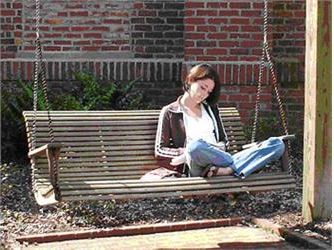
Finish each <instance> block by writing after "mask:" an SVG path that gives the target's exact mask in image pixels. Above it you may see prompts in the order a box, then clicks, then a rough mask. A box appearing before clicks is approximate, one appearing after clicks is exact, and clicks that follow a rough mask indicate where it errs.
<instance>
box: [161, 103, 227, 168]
mask: <svg viewBox="0 0 334 250" xmlns="http://www.w3.org/2000/svg"><path fill="white" fill-rule="evenodd" d="M180 99H181V97H179V98H178V99H177V100H176V101H175V102H173V103H171V104H169V105H167V106H165V107H163V108H162V110H161V112H160V116H159V122H158V127H157V133H156V140H155V157H156V158H157V159H158V164H159V166H161V167H165V168H168V169H171V170H176V171H178V172H180V173H182V172H183V171H184V169H185V168H184V166H183V164H182V165H178V166H172V165H170V161H171V158H174V157H176V156H178V155H180V151H179V149H178V148H184V147H185V146H186V145H185V143H186V131H185V126H184V121H183V112H182V109H181V105H180ZM203 104H204V107H205V109H206V111H207V112H208V114H209V116H210V117H211V119H212V121H213V124H214V128H215V131H214V132H215V137H216V139H217V142H224V143H225V144H226V143H227V136H226V132H225V130H224V128H223V124H222V122H221V120H220V117H219V111H218V107H217V105H215V106H214V107H211V106H209V105H208V104H207V103H203Z"/></svg>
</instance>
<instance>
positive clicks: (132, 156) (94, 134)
mask: <svg viewBox="0 0 334 250" xmlns="http://www.w3.org/2000/svg"><path fill="white" fill-rule="evenodd" d="M159 113H160V110H135V111H132V110H131V111H128V110H126V111H51V112H50V115H51V119H52V127H53V130H54V135H55V139H56V142H61V143H62V144H63V147H62V149H61V156H60V160H59V171H60V172H59V177H60V180H59V185H60V189H61V195H62V198H61V199H62V200H83V199H85V200H96V199H123V198H125V199H128V198H148V197H171V196H180V195H183V196H189V195H207V194H213V193H215V194H216V193H229V192H243V191H263V190H275V189H281V188H291V187H294V186H295V183H294V178H293V177H291V176H289V175H287V174H286V173H282V174H280V173H274V174H272V173H271V174H261V175H254V176H252V175H251V176H249V177H248V178H246V179H245V180H239V179H237V178H235V177H231V176H224V177H217V178H210V179H203V178H177V179H172V180H160V181H157V182H142V181H140V180H139V178H140V177H141V176H142V175H143V174H145V173H146V172H147V171H148V170H150V169H155V168H157V167H158V166H157V161H156V159H155V158H154V142H155V134H156V128H157V122H158V118H159ZM23 115H24V118H25V121H26V130H27V137H28V146H29V148H31V136H32V133H31V132H32V121H33V119H34V113H33V112H32V111H25V112H23ZM220 116H221V120H222V121H223V124H224V127H225V129H226V132H227V135H228V138H229V140H230V145H231V146H230V150H231V152H237V151H238V150H240V149H241V146H242V145H244V144H245V143H246V139H245V136H244V132H243V125H242V122H241V119H240V116H239V112H238V111H237V109H236V108H233V107H232V108H221V109H220ZM36 126H37V132H36V135H37V143H36V144H37V146H41V145H43V144H45V143H48V142H49V133H48V116H47V113H46V112H43V111H42V112H41V111H39V112H37V125H36ZM32 163H33V162H32ZM36 164H37V165H36V166H35V165H34V163H33V167H34V168H35V171H34V173H35V183H34V185H35V187H36V188H37V189H38V190H43V189H48V188H49V186H50V181H49V174H48V171H49V170H48V163H47V160H46V158H38V159H36ZM49 198H50V197H49ZM42 200H43V198H41V196H40V195H39V202H41V201H42Z"/></svg>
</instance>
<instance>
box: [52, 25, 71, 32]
mask: <svg viewBox="0 0 334 250" xmlns="http://www.w3.org/2000/svg"><path fill="white" fill-rule="evenodd" d="M52 30H53V31H60V32H65V31H70V27H68V26H58V27H52Z"/></svg>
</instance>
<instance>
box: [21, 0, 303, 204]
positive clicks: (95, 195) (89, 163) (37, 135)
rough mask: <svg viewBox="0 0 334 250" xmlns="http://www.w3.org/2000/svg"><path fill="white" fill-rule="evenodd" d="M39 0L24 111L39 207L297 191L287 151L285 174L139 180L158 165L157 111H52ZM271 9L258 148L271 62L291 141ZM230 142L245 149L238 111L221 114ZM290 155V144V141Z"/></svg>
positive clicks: (235, 148)
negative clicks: (272, 50) (272, 47)
mask: <svg viewBox="0 0 334 250" xmlns="http://www.w3.org/2000/svg"><path fill="white" fill-rule="evenodd" d="M39 7H40V6H39V1H36V33H37V38H36V61H35V78H34V80H35V81H34V105H33V106H34V110H33V111H24V112H23V116H24V119H25V124H26V131H27V138H28V147H29V154H28V155H29V157H30V158H31V166H32V185H33V191H34V194H35V198H36V200H37V202H38V204H39V205H49V204H54V203H57V202H61V201H77V200H110V199H111V200H114V199H115V200H117V199H137V198H150V197H172V196H174V197H175V196H177V197H187V196H196V195H211V194H223V193H236V192H250V191H255V192H258V191H272V190H278V189H286V188H294V187H295V186H296V183H295V179H294V177H293V176H292V174H291V162H290V161H289V156H288V151H289V150H286V151H285V153H284V155H283V157H282V172H279V173H277V172H276V173H257V174H252V175H250V176H249V177H247V178H246V179H243V180H241V179H238V178H236V177H233V176H222V177H214V178H202V177H192V178H187V177H185V178H175V179H164V180H160V181H150V182H144V181H141V180H140V177H141V176H142V175H143V174H145V173H146V172H148V171H149V170H152V169H155V168H157V167H158V165H157V162H156V160H155V158H154V141H155V134H156V127H157V123H158V117H159V112H160V111H159V110H136V111H49V105H48V98H47V88H46V78H45V64H44V61H43V59H42V49H41V43H40V40H39V20H40V19H39ZM266 34H267V3H266V0H265V9H264V42H263V53H262V58H261V65H260V74H259V81H258V91H257V99H256V108H255V120H254V127H253V133H252V142H254V141H255V132H256V124H257V119H258V110H259V101H260V91H261V81H262V71H263V69H264V66H265V59H266V58H267V60H268V63H269V67H270V72H271V77H272V79H273V84H274V89H275V93H276V97H277V100H278V103H279V109H280V114H281V119H282V124H283V128H284V134H285V135H286V139H291V138H293V137H294V136H290V135H288V129H287V125H286V119H285V114H284V110H283V107H282V102H281V100H280V97H279V92H278V87H277V81H276V77H275V74H274V69H273V64H272V62H271V58H270V55H269V47H268V44H267V40H266ZM39 82H41V83H42V89H43V93H44V98H45V101H46V107H47V111H37V88H38V83H39ZM220 116H221V119H222V121H223V123H224V126H225V129H226V132H227V135H228V138H229V141H230V147H229V149H228V150H229V151H230V152H231V153H234V152H237V151H239V150H241V149H242V148H243V145H244V144H245V143H246V138H245V135H244V133H243V126H242V123H241V119H240V115H239V112H238V111H237V109H236V108H233V107H230V108H220ZM286 145H287V147H286V148H287V149H290V144H289V141H288V140H287V141H286Z"/></svg>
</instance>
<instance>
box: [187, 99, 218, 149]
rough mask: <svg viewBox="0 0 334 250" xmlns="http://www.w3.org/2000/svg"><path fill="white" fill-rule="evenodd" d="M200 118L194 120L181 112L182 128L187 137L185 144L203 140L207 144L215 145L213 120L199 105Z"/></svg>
mask: <svg viewBox="0 0 334 250" xmlns="http://www.w3.org/2000/svg"><path fill="white" fill-rule="evenodd" d="M201 112H202V117H201V118H194V117H191V116H189V115H188V114H187V113H186V112H183V120H184V126H185V130H186V135H187V144H188V143H190V142H191V141H193V140H198V139H203V140H204V141H206V142H207V143H210V144H217V140H216V137H215V132H214V129H215V127H214V124H213V120H212V119H211V117H210V116H209V114H208V113H207V112H206V110H205V108H204V106H203V104H201Z"/></svg>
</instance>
